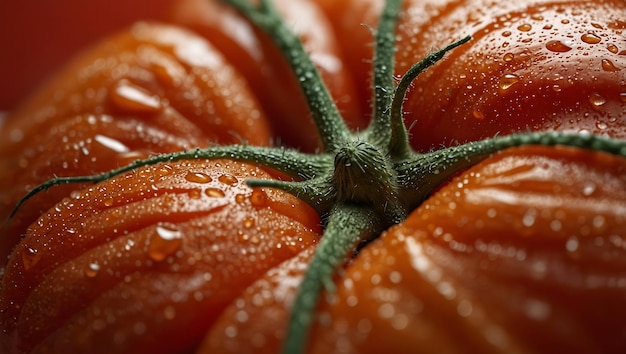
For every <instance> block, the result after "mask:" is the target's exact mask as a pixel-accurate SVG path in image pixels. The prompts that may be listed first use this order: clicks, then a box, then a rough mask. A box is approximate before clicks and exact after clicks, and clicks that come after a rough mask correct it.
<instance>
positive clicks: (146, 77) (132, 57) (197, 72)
mask: <svg viewBox="0 0 626 354" xmlns="http://www.w3.org/2000/svg"><path fill="white" fill-rule="evenodd" d="M133 96H135V97H138V99H137V102H133V101H132V100H130V99H128V97H131V98H132V97H133ZM42 126H45V127H48V128H47V129H41V127H42ZM271 136H272V134H271V130H270V127H269V123H268V122H267V121H266V118H265V116H264V114H263V112H262V111H261V108H260V107H259V105H258V102H257V100H256V99H255V98H254V96H253V95H252V93H251V92H250V91H249V90H248V87H247V84H246V83H245V80H244V79H243V78H242V77H241V76H240V75H239V73H238V72H237V71H236V70H235V69H234V68H233V67H232V66H231V65H230V64H228V63H227V62H226V61H225V59H224V58H223V57H222V56H221V55H220V54H219V52H217V50H216V49H215V48H213V47H212V46H211V45H210V44H209V43H207V42H206V41H205V40H204V39H202V38H200V37H199V36H197V35H195V34H193V33H191V32H189V31H186V30H183V29H180V28H177V27H173V26H166V25H159V24H151V23H138V24H136V25H135V26H133V27H132V28H131V29H130V30H128V31H124V32H122V33H120V34H118V35H115V36H113V37H111V38H110V39H109V40H108V41H106V42H104V43H102V44H99V45H96V46H94V47H93V48H92V49H91V50H89V51H88V52H86V53H84V54H83V55H82V56H80V57H78V58H76V59H75V60H74V61H73V62H71V63H69V64H68V66H67V67H66V68H65V69H64V70H63V71H62V72H60V73H58V74H57V76H55V78H54V79H52V80H51V81H50V82H48V83H47V84H46V85H45V86H43V87H42V88H41V89H40V90H39V92H38V93H37V94H36V95H34V96H33V97H31V98H29V100H27V101H25V102H24V103H23V104H22V105H21V106H20V107H19V108H18V109H16V111H15V112H13V113H12V114H11V115H10V116H9V117H8V119H7V121H6V122H5V124H4V127H3V129H2V130H1V131H0V168H1V169H2V170H3V171H6V173H2V174H0V218H2V219H6V218H7V217H8V215H9V213H10V212H11V210H12V209H13V207H14V206H15V205H16V203H17V201H18V200H19V198H21V197H22V196H23V195H24V194H25V193H26V191H27V190H29V189H30V188H32V187H33V186H35V185H37V184H39V183H43V182H45V181H47V180H49V179H50V178H52V177H55V176H59V175H63V176H77V175H89V174H93V173H98V172H104V171H108V170H110V169H114V168H118V167H121V166H124V165H126V164H128V163H129V162H131V161H132V160H134V159H137V158H142V157H147V156H148V155H152V154H155V153H161V152H173V151H180V150H185V149H191V148H195V147H206V146H208V144H209V143H219V144H232V143H239V142H241V139H243V140H245V141H247V142H248V143H250V144H254V145H269V143H270V137H271ZM59 147H62V148H59ZM76 188H78V187H77V186H62V187H60V188H54V189H53V190H52V191H51V192H50V193H46V194H40V195H38V196H36V197H35V198H34V199H33V200H32V201H31V202H29V203H27V204H26V205H24V208H22V210H21V211H20V213H18V214H17V215H16V217H15V218H14V219H13V220H12V221H11V223H10V224H8V225H7V224H6V223H3V225H2V226H0V227H2V228H3V235H4V237H3V239H2V242H0V258H1V259H5V258H6V256H7V255H8V253H9V252H10V250H11V249H12V248H13V246H14V245H15V244H16V243H17V241H18V239H19V237H20V235H21V234H22V233H23V232H24V230H25V229H26V227H27V226H28V225H29V224H30V223H32V222H33V221H34V220H36V218H37V216H38V215H39V214H41V213H42V212H44V211H45V210H47V209H48V208H50V207H52V206H53V205H54V204H55V203H56V202H58V201H59V200H61V199H62V198H63V196H65V195H67V194H68V193H69V192H71V191H72V190H74V189H76ZM3 262H4V261H3Z"/></svg>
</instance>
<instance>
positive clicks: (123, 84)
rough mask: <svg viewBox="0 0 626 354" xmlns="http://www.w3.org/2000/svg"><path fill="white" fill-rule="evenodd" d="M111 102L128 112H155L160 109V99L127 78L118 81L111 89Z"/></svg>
mask: <svg viewBox="0 0 626 354" xmlns="http://www.w3.org/2000/svg"><path fill="white" fill-rule="evenodd" d="M111 101H112V102H113V104H114V105H115V106H116V107H117V108H119V109H122V110H124V111H128V112H156V111H158V110H160V109H161V100H160V99H159V97H158V96H155V95H153V94H151V93H150V92H148V91H147V90H145V89H144V88H142V87H139V86H137V85H134V84H132V83H130V82H128V81H127V80H122V81H120V82H119V83H118V84H117V85H116V86H115V88H114V89H113V90H112V91H111Z"/></svg>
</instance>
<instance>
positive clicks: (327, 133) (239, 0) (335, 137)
mask: <svg viewBox="0 0 626 354" xmlns="http://www.w3.org/2000/svg"><path fill="white" fill-rule="evenodd" d="M225 1H226V2H227V3H230V4H231V5H233V6H234V7H236V8H237V9H238V10H239V11H240V12H242V13H243V14H244V15H245V16H246V17H247V18H249V19H250V20H251V21H252V22H253V23H254V24H255V25H256V26H257V27H258V28H260V29H261V30H263V31H264V32H266V33H267V34H269V35H270V36H271V37H272V39H273V41H274V43H275V44H276V46H277V47H278V49H279V50H280V51H281V52H282V53H283V55H284V57H285V59H287V62H288V63H289V65H290V66H291V69H292V70H293V72H294V74H295V75H296V77H297V78H298V83H299V85H300V88H301V89H302V92H303V93H304V96H305V98H306V100H307V103H308V106H309V109H310V111H311V115H312V117H313V120H314V122H315V125H316V126H317V129H318V131H319V135H320V138H321V140H322V146H323V149H324V151H332V150H334V149H335V148H337V147H338V146H340V145H341V144H342V143H343V142H345V141H346V140H348V138H349V133H350V131H349V129H348V127H347V126H346V124H345V122H344V120H343V118H342V117H341V114H340V113H339V110H338V109H337V106H336V105H335V102H334V100H333V98H332V96H331V95H330V92H329V91H328V89H327V88H326V85H324V81H323V80H322V78H321V76H320V73H319V71H318V70H317V68H316V67H315V64H314V63H313V61H312V60H311V58H310V56H309V55H308V53H307V52H306V49H305V48H304V46H303V45H302V42H301V41H300V39H299V38H298V36H296V35H295V34H294V33H293V32H292V31H290V30H289V28H288V26H287V24H285V22H284V21H283V19H282V17H281V16H280V15H278V14H277V13H276V10H275V9H274V7H273V6H272V5H271V1H269V0H264V1H262V2H261V5H260V6H259V7H254V6H253V5H251V4H250V2H249V1H248V0H225Z"/></svg>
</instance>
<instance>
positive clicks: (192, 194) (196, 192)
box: [187, 189, 202, 199]
mask: <svg viewBox="0 0 626 354" xmlns="http://www.w3.org/2000/svg"><path fill="white" fill-rule="evenodd" d="M187 195H188V196H189V198H191V199H200V198H201V197H202V190H200V189H192V190H190V191H188V192H187Z"/></svg>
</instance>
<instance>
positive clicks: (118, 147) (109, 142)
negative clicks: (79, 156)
mask: <svg viewBox="0 0 626 354" xmlns="http://www.w3.org/2000/svg"><path fill="white" fill-rule="evenodd" d="M94 140H95V141H97V142H98V143H100V145H102V146H104V147H106V148H107V149H109V150H112V151H115V152H118V153H125V152H129V151H130V148H129V147H128V146H126V145H125V144H124V143H122V142H121V141H118V140H116V139H113V138H109V137H108V136H104V135H100V134H98V135H96V136H95V137H94Z"/></svg>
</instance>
